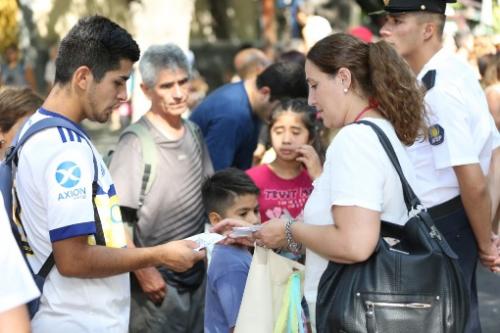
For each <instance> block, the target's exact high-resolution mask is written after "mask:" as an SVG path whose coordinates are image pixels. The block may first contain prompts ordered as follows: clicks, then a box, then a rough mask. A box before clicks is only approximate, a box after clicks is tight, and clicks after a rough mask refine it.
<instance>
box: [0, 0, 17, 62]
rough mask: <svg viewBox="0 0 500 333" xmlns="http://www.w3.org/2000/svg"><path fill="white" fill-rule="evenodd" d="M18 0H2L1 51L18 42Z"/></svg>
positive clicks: (0, 2)
mask: <svg viewBox="0 0 500 333" xmlns="http://www.w3.org/2000/svg"><path fill="white" fill-rule="evenodd" d="M18 9H19V8H18V7H17V2H16V0H1V1H0V53H1V54H3V52H4V50H5V49H6V48H7V47H8V46H9V45H11V44H17V40H18V31H19V26H18V22H17V15H18Z"/></svg>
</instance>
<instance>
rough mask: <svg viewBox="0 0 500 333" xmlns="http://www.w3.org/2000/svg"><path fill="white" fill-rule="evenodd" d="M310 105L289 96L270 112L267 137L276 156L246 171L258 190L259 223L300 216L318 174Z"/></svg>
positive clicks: (314, 122) (318, 147) (316, 135)
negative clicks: (272, 159) (269, 161)
mask: <svg viewBox="0 0 500 333" xmlns="http://www.w3.org/2000/svg"><path fill="white" fill-rule="evenodd" d="M317 126H318V122H317V120H316V114H315V112H314V108H312V107H310V106H309V105H308V104H307V101H306V100H305V99H289V100H285V101H283V102H282V103H281V105H279V106H278V107H277V108H276V109H275V110H274V111H273V112H272V114H271V119H270V123H269V134H270V135H269V136H270V139H271V144H272V147H273V149H274V151H275V153H276V159H275V160H274V161H273V162H271V163H270V164H262V165H259V166H256V167H253V168H251V169H249V170H247V173H248V175H249V176H250V177H251V178H252V180H253V181H254V182H255V184H256V185H257V187H258V188H259V189H260V195H259V206H260V216H261V220H262V223H265V222H266V221H267V220H269V219H271V218H281V217H285V218H286V217H291V218H302V210H303V209H304V205H305V203H306V201H307V198H308V197H309V194H310V193H311V191H312V188H313V185H312V181H313V180H314V179H315V178H316V177H318V176H319V175H320V174H321V170H322V167H321V159H320V157H319V154H318V152H321V151H322V149H321V141H320V138H319V133H318V130H317Z"/></svg>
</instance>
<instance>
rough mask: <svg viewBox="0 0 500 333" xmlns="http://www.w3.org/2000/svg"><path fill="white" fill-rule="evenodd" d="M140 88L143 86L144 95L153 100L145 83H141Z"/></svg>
mask: <svg viewBox="0 0 500 333" xmlns="http://www.w3.org/2000/svg"><path fill="white" fill-rule="evenodd" d="M140 86H141V90H142V92H143V93H144V95H146V97H147V98H149V99H151V97H150V94H149V87H148V86H147V85H145V84H144V82H141V84H140Z"/></svg>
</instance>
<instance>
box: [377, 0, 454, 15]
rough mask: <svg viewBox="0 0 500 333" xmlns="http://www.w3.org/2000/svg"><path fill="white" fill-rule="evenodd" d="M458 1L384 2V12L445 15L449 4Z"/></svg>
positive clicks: (408, 0)
mask: <svg viewBox="0 0 500 333" xmlns="http://www.w3.org/2000/svg"><path fill="white" fill-rule="evenodd" d="M455 2H457V1H456V0H384V4H385V6H384V10H385V11H386V12H388V13H404V12H431V13H439V14H444V12H445V10H446V4H447V3H455Z"/></svg>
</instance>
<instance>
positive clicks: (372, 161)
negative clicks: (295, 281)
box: [304, 118, 416, 313]
mask: <svg viewBox="0 0 500 333" xmlns="http://www.w3.org/2000/svg"><path fill="white" fill-rule="evenodd" d="M365 119H366V120H369V121H371V122H373V123H375V124H376V125H378V126H379V127H380V128H381V129H382V130H383V131H384V133H385V134H386V135H387V137H388V138H389V140H390V141H391V144H392V146H393V147H394V151H395V152H396V155H397V157H398V160H399V163H400V165H401V168H402V170H403V173H404V175H405V177H406V179H407V180H408V182H409V183H410V184H411V186H412V188H414V186H415V185H414V184H415V174H414V171H413V168H412V166H411V163H410V160H409V158H408V156H407V153H406V151H405V149H404V147H403V145H402V144H401V142H400V141H399V139H398V138H397V136H396V133H395V132H394V129H393V127H392V125H391V124H390V123H389V122H388V121H387V120H383V119H375V118H365ZM313 186H314V189H313V191H312V193H311V196H310V197H309V200H308V201H307V203H306V206H305V208H304V222H305V223H307V224H315V225H328V224H333V223H334V221H333V219H332V213H331V207H332V206H333V205H338V206H358V207H363V208H367V209H370V210H374V211H377V212H381V219H382V220H384V221H387V222H392V223H396V224H400V225H403V224H405V223H406V221H407V220H408V211H407V209H406V205H405V203H404V197H403V190H402V186H401V181H400V179H399V176H398V174H397V173H396V170H395V169H394V166H393V165H392V164H391V161H390V160H389V157H388V156H387V153H386V152H385V150H384V149H383V148H382V145H381V143H380V142H379V140H378V137H377V135H376V134H375V132H374V131H373V129H372V128H371V127H368V126H366V125H349V126H346V127H344V128H342V129H341V130H340V131H339V132H338V134H337V135H336V136H335V138H334V139H333V141H332V143H331V144H330V146H329V147H328V150H327V152H326V161H325V165H324V167H323V173H322V174H321V175H320V176H319V177H318V178H317V179H316V180H315V181H314V183H313ZM414 190H415V191H416V189H415V188H414ZM327 264H328V259H326V258H324V257H322V256H321V255H319V254H317V253H315V252H313V251H311V250H309V249H307V252H306V272H305V282H304V295H305V297H306V300H307V301H308V303H309V304H310V306H311V307H312V308H313V309H312V310H313V313H314V310H315V309H314V306H315V303H316V297H317V289H318V284H319V280H320V278H321V275H322V274H323V272H324V270H325V269H326V266H327Z"/></svg>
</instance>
